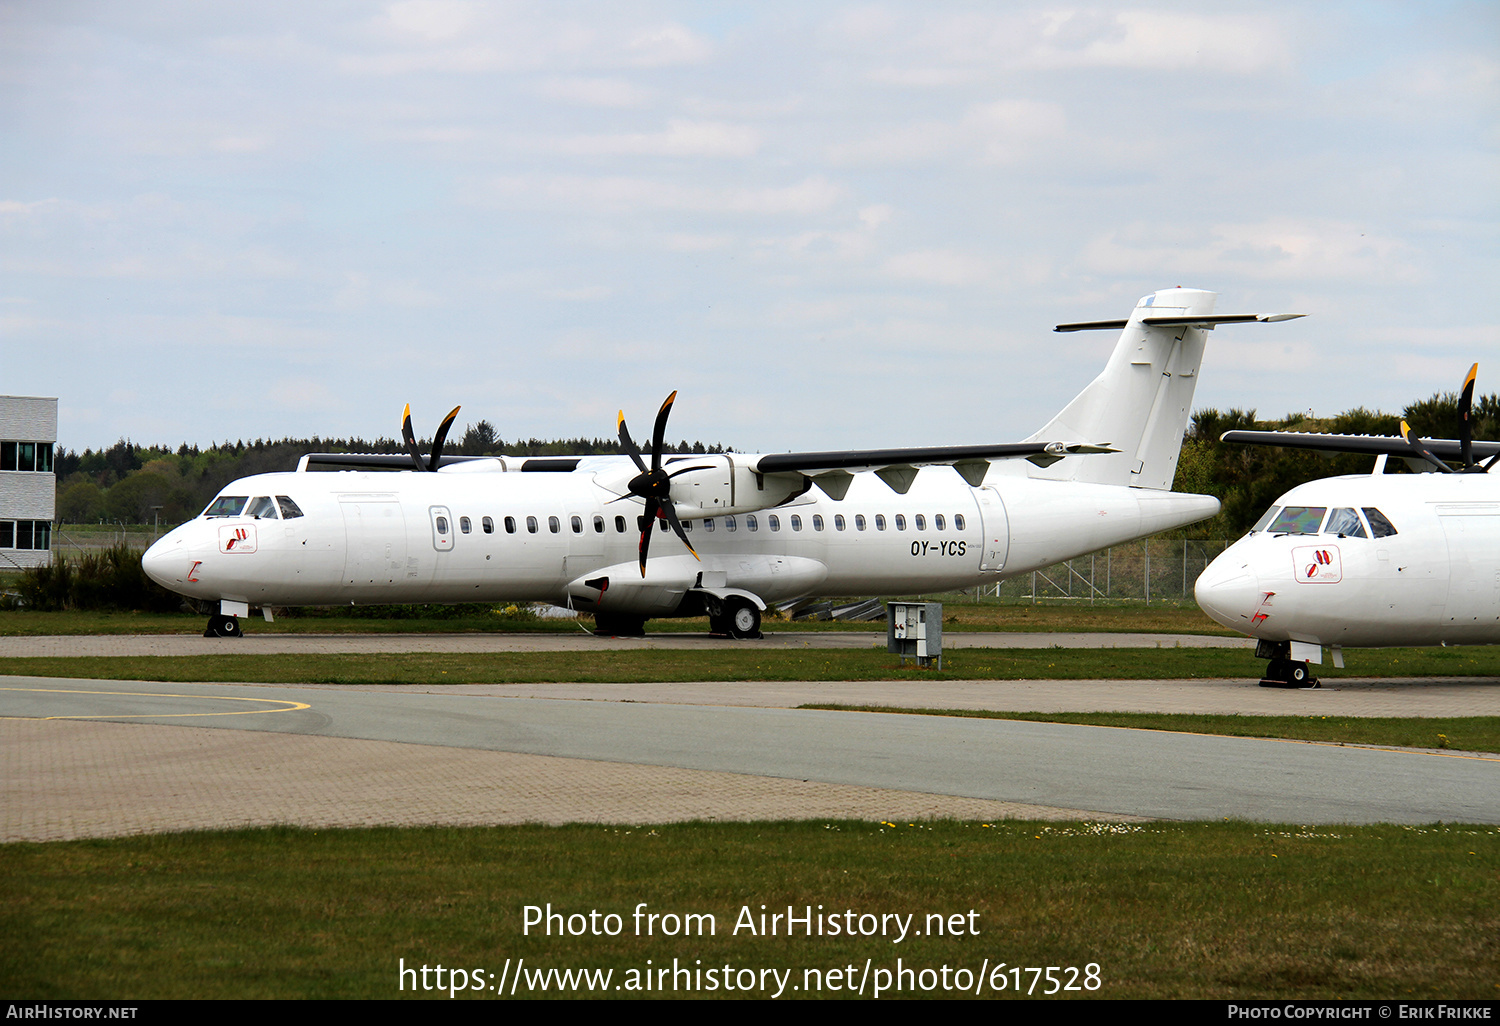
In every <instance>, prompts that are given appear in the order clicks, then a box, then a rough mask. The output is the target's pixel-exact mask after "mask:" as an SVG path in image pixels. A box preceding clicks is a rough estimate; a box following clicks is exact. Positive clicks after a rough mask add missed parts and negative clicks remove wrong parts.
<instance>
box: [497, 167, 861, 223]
mask: <svg viewBox="0 0 1500 1026" xmlns="http://www.w3.org/2000/svg"><path fill="white" fill-rule="evenodd" d="M846 195H847V190H846V189H845V188H844V187H843V186H842V185H839V184H837V183H834V182H830V181H828V180H827V179H826V178H823V177H821V176H817V175H814V176H812V177H810V178H805V179H803V180H802V181H800V182H797V183H795V184H793V185H786V186H780V187H776V186H748V187H747V186H712V185H685V184H681V183H678V182H671V181H662V180H654V179H649V178H622V177H607V178H589V177H584V176H581V175H554V176H551V177H546V176H541V175H507V176H502V177H499V178H495V179H493V180H492V181H491V182H490V184H489V186H488V188H486V189H484V190H482V191H481V192H480V193H479V195H478V196H476V197H475V199H476V200H477V201H479V202H484V203H488V204H499V205H505V206H509V205H512V204H516V203H520V204H527V205H529V204H532V203H536V202H542V203H546V204H548V205H552V206H561V207H564V208H566V209H569V210H585V211H595V212H609V213H639V212H641V211H643V210H677V211H685V212H689V213H698V214H767V215H776V214H793V215H807V214H814V213H820V212H822V211H825V210H827V209H829V208H830V207H832V206H833V205H834V204H836V203H839V202H841V201H842V200H843V199H844V198H845V197H846Z"/></svg>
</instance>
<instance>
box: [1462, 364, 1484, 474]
mask: <svg viewBox="0 0 1500 1026" xmlns="http://www.w3.org/2000/svg"><path fill="white" fill-rule="evenodd" d="M1478 376H1479V364H1477V363H1476V364H1475V365H1474V366H1472V367H1470V368H1469V376H1468V377H1466V378H1464V387H1463V391H1462V392H1460V393H1459V396H1458V450H1459V455H1460V456H1461V457H1462V459H1463V461H1464V469H1463V472H1464V473H1473V472H1474V471H1476V470H1477V471H1479V472H1480V473H1485V472H1487V470H1488V468H1487V467H1476V466H1475V465H1474V425H1473V422H1472V421H1471V420H1470V419H1469V414H1470V413H1471V412H1472V410H1473V407H1474V379H1475V378H1476V377H1478Z"/></svg>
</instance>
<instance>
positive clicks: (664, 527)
mask: <svg viewBox="0 0 1500 1026" xmlns="http://www.w3.org/2000/svg"><path fill="white" fill-rule="evenodd" d="M656 523H657V526H658V527H660V528H661V533H662V534H666V533H667V532H668V531H670V530H671V529H672V525H671V524H669V523H667V518H666V517H657V518H656Z"/></svg>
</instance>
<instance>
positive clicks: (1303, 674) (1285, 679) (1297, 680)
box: [1255, 641, 1322, 689]
mask: <svg viewBox="0 0 1500 1026" xmlns="http://www.w3.org/2000/svg"><path fill="white" fill-rule="evenodd" d="M1291 652H1292V646H1291V643H1290V642H1286V641H1279V642H1265V641H1262V642H1260V643H1259V644H1258V645H1256V646H1255V654H1256V656H1257V657H1259V658H1261V659H1269V660H1270V663H1269V664H1268V665H1267V666H1266V675H1265V676H1264V677H1262V678H1261V681H1260V686H1261V687H1263V688H1298V689H1311V688H1317V687H1322V685H1321V684H1319V683H1318V678H1316V677H1314V676H1313V675H1312V668H1311V667H1310V666H1309V665H1308V664H1307V660H1305V659H1293V658H1291Z"/></svg>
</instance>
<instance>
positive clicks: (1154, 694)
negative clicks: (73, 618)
mask: <svg viewBox="0 0 1500 1026" xmlns="http://www.w3.org/2000/svg"><path fill="white" fill-rule="evenodd" d="M404 640H405V643H406V646H407V648H408V649H418V648H420V649H424V650H425V649H427V645H426V641H427V639H426V638H412V637H408V638H406V639H404ZM523 696H525V697H523ZM818 701H822V702H843V703H848V704H892V705H903V704H904V705H931V706H944V707H948V706H969V707H985V708H999V709H1013V710H1019V709H1026V708H1043V709H1052V710H1057V709H1068V708H1073V709H1081V708H1142V709H1152V708H1156V709H1164V710H1171V711H1236V710H1237V711H1240V712H1248V711H1252V709H1254V710H1256V711H1271V709H1273V708H1277V707H1279V708H1280V711H1292V710H1296V711H1298V712H1306V711H1309V710H1311V711H1312V713H1313V714H1316V712H1317V710H1323V714H1325V715H1328V714H1338V715H1419V714H1421V713H1422V712H1424V711H1425V712H1428V713H1429V714H1431V710H1432V709H1433V708H1434V707H1437V706H1441V707H1443V710H1444V711H1443V712H1442V714H1443V715H1466V714H1469V715H1475V714H1477V715H1495V714H1496V712H1497V709H1500V682H1495V681H1461V682H1460V681H1450V682H1436V683H1418V682H1410V683H1405V684H1403V683H1399V682H1397V683H1391V682H1340V686H1339V688H1338V689H1337V690H1335V689H1329V690H1326V691H1322V692H1270V691H1263V690H1261V689H1259V688H1256V687H1254V685H1253V683H1249V682H1225V681H1164V682H1163V681H1151V682H1140V681H1115V682H1107V681H1082V682H1076V681H1060V682H1059V681H1051V682H1037V681H1029V682H1026V681H1023V682H996V681H984V682H969V683H964V682H949V683H944V684H900V683H890V682H877V683H873V684H848V683H833V684H801V683H786V684H780V683H773V684H735V683H705V684H640V685H568V684H557V685H525V686H520V685H517V686H501V685H492V686H483V687H463V686H456V687H447V688H425V687H423V688H416V687H413V688H388V687H375V688H340V687H331V686H330V687H292V686H285V687H278V686H254V685H209V684H160V683H155V684H153V683H147V682H136V683H131V682H122V681H107V682H106V681H88V680H64V679H55V678H18V677H11V678H5V679H3V680H0V715H3V716H4V717H7V718H6V719H4V720H0V794H3V802H0V806H3V811H0V838H3V839H5V840H21V839H35V840H41V839H49V838H61V837H78V836H108V835H115V834H124V833H133V832H140V831H143V830H163V829H182V828H205V827H218V826H233V825H248V824H268V823H297V824H303V825H326V826H336V825H354V824H375V823H399V824H416V823H505V822H563V821H580V820H581V821H590V822H612V823H639V822H660V821H667V820H681V819H698V818H703V819H747V818H806V817H817V818H823V817H829V818H831V817H844V816H851V817H859V818H891V819H896V818H902V819H910V818H913V817H917V816H962V817H966V818H980V819H990V818H999V817H1004V816H1013V817H1032V818H1090V819H1098V818H1109V819H1122V818H1138V817H1160V818H1168V819H1199V818H1216V819H1217V818H1223V817H1226V816H1227V817H1236V818H1250V819H1257V820H1265V821H1277V822H1297V823H1314V822H1317V823H1334V822H1373V821H1393V822H1407V823H1416V822H1430V821H1434V820H1439V819H1441V820H1448V821H1469V822H1500V799H1497V798H1496V795H1500V759H1497V758H1494V757H1485V756H1476V755H1468V754H1459V753H1441V752H1433V753H1418V752H1411V751H1388V750H1379V749H1363V748H1345V747H1340V746H1333V745H1314V744H1300V743H1289V742H1278V741H1266V740H1253V739H1241V738H1224V737H1206V736H1201V735H1191V734H1173V733H1166V732H1159V731H1134V730H1121V729H1116V728H1099V727H1081V726H1070V725H1064V724H1039V723H1026V722H1020V721H997V720H972V719H953V718H945V717H927V716H908V715H889V714H875V713H856V712H829V711H814V710H799V709H794V708H788V706H791V705H796V704H802V703H805V702H818ZM1460 710H1463V711H1460Z"/></svg>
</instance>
